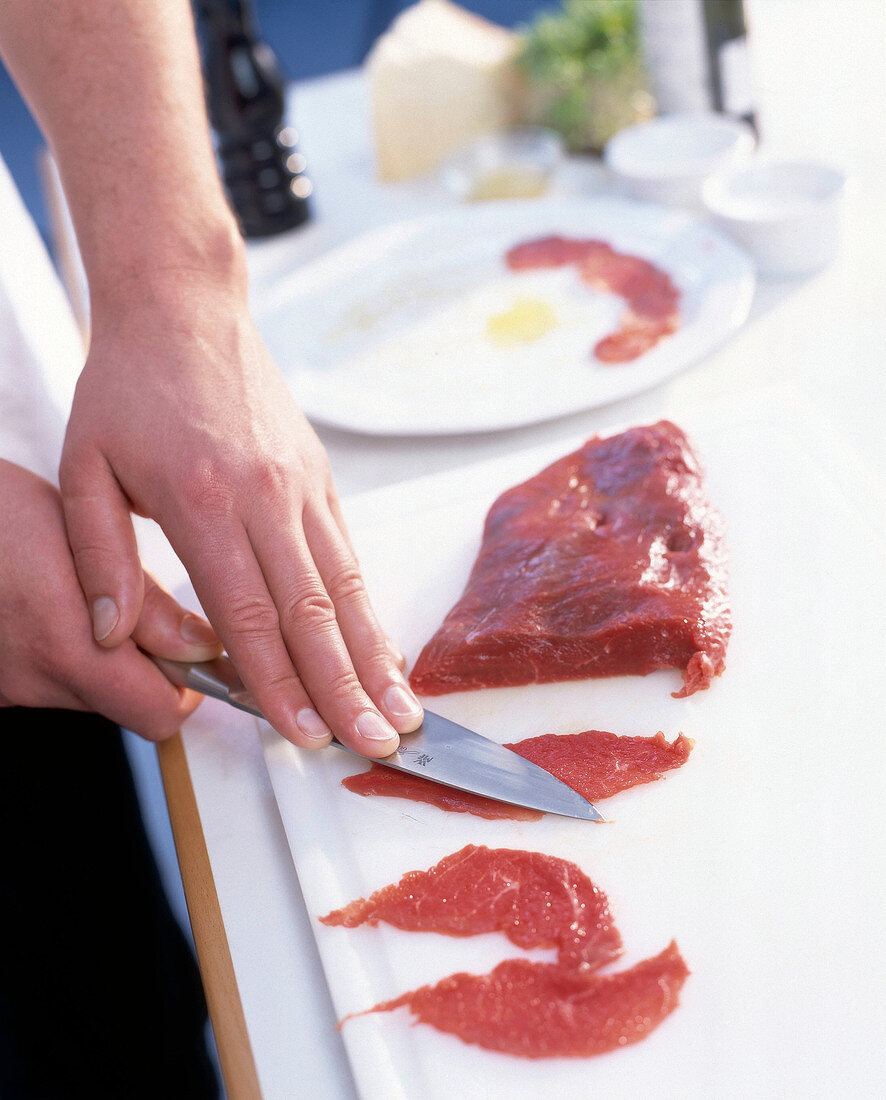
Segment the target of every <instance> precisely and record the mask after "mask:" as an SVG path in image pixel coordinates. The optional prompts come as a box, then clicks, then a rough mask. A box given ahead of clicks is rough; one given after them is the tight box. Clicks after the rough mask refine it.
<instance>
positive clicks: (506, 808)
mask: <svg viewBox="0 0 886 1100" xmlns="http://www.w3.org/2000/svg"><path fill="white" fill-rule="evenodd" d="M341 785H342V786H343V787H346V788H347V789H348V790H349V791H353V792H354V794H362V795H386V796H388V797H389V798H406V799H409V801H411V802H427V803H429V804H430V805H431V806H437V807H438V808H439V809H441V810H449V811H450V812H451V813H456V814H473V815H474V817H485V818H488V819H494V818H510V819H511V820H512V821H540V820H541V818H543V817H544V814H543V813H542V812H541V810H530V809H527V808H526V807H524V806H513V805H511V804H510V803H508V802H499V801H497V799H494V798H484V797H483V795H480V794H472V793H471V792H470V791H459V790H456V788H455V787H446V786H444V785H443V784H442V783H435V782H434V780H433V779H422V777H421V776H420V775H409V773H408V772H398V771H395V769H394V768H386V767H384V766H383V765H382V764H372V765H370V767H369V769H368V770H367V771H365V772H358V773H357V774H356V775H346V776H345V777H344V779H343V780H342V781H341Z"/></svg>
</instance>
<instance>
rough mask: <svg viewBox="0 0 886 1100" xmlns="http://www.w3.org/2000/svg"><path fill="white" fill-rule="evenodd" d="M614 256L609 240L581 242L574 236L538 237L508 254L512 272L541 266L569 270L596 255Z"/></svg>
mask: <svg viewBox="0 0 886 1100" xmlns="http://www.w3.org/2000/svg"><path fill="white" fill-rule="evenodd" d="M595 255H602V256H614V255H615V253H614V252H613V250H612V246H611V245H608V244H606V242H605V241H594V240H578V239H576V238H574V237H559V236H551V237H538V238H537V239H536V240H532V241H524V242H523V244H518V245H514V247H513V248H511V249H509V250H508V252H507V253H506V254H505V263H506V264H507V265H508V267H509V268H510V269H511V271H531V270H533V269H534V268H540V267H565V266H566V265H567V264H580V263H583V262H584V261H585V260H589V259H590V258H591V257H592V256H595Z"/></svg>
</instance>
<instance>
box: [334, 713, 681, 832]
mask: <svg viewBox="0 0 886 1100" xmlns="http://www.w3.org/2000/svg"><path fill="white" fill-rule="evenodd" d="M692 744H693V743H692V741H691V740H690V739H689V738H688V737H684V736H683V734H682V733H681V734H680V735H679V736H678V737H677V738H675V739H674V741H668V740H667V739H666V738H665V736H664V734H663V733H657V734H655V736H654V737H630V736H625V737H619V736H617V735H616V734H614V733H608V732H606V731H605V730H586V731H585V732H584V733H573V734H545V735H543V736H542V737H529V738H527V739H526V740H525V741H518V742H516V743H515V744H509V745H505V748H508V749H513V751H514V752H516V753H518V754H519V755H520V756H522V757H524V759H526V760H531V761H532V763H533V764H538V765H539V767H541V768H544V769H545V771H549V772H551V774H552V775H555V776H556V777H557V778H558V779H560V780H562V781H563V782H564V783H566V784H567V785H568V786H570V787H572V789H573V790H574V791H577V792H578V793H579V794H580V795H581V796H582V798H586V799H587V800H588V802H599V801H600V800H601V799H604V798H609V797H610V796H611V795H614V794H617V793H618V792H619V791H623V790H627V788H629V787H636V786H638V785H639V784H641V783H652V782H654V781H655V780H656V779H660V778H661V776H662V773H663V772H666V771H669V770H670V769H671V768H679V767H680V765H681V764H685V763H686V761H687V759H688V758H689V753H690V751H691V749H692ZM342 786H343V787H346V788H347V789H348V790H349V791H353V792H354V793H355V794H361V795H387V796H388V797H390V798H406V799H409V800H411V801H413V802H427V803H429V804H430V805H432V806H437V807H439V808H440V809H441V810H449V811H452V812H454V813H469V814H473V815H474V816H475V817H485V818H510V819H511V820H514V821H538V820H539V818H541V817H542V816H543V814H541V813H540V812H539V811H538V810H530V809H526V808H524V807H522V806H513V805H510V804H509V803H507V802H498V801H496V800H495V799H493V798H484V797H483V796H482V795H477V794H472V793H471V792H470V791H459V790H456V789H455V788H453V787H445V786H444V785H443V784H442V783H435V782H434V781H433V780H431V779H422V777H421V776H417V775H409V774H408V773H406V772H398V771H395V770H394V769H393V768H386V767H384V766H382V765H381V764H372V765H371V767H370V768H369V770H368V771H363V772H358V774H357V775H348V776H345V778H344V779H343V780H342Z"/></svg>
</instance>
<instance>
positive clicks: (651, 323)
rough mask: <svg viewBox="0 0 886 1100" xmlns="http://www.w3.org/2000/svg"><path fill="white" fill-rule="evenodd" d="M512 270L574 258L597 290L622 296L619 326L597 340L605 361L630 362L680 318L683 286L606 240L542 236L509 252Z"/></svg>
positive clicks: (671, 329)
mask: <svg viewBox="0 0 886 1100" xmlns="http://www.w3.org/2000/svg"><path fill="white" fill-rule="evenodd" d="M505 263H506V264H507V266H508V267H509V268H510V269H511V270H512V271H527V270H532V269H533V268H551V267H563V266H565V265H567V264H575V265H576V266H577V267H578V269H579V272H580V275H581V278H582V280H583V281H584V282H585V283H587V285H588V286H589V287H591V288H592V289H593V290H598V291H600V292H602V293H604V294H617V295H618V296H619V297H621V298H624V300H625V303H626V305H627V307H628V308H627V310H626V311H625V314H624V316H623V317H622V319H621V323H620V325H619V327H618V328H617V329H616V330H615V332H612V333H609V335H608V336H604V337H603V338H602V339H601V340H599V341H598V342H597V344H596V345H595V347H594V355H595V356H596V358H597V359H600V360H601V361H602V362H604V363H626V362H629V361H630V360H631V359H636V358H637V357H638V356H640V355H642V354H643V352H645V351H649V349H650V348H652V347H654V346H655V345H656V344H657V343H658V342H659V340H661V339H662V337H664V336H669V335H670V334H671V333H672V332H675V331H676V330H677V328H678V326H679V324H680V310H679V304H680V292H679V290H677V288H676V286H674V283H673V281H672V280H671V277H670V276H669V275H668V274H667V272H666V271H662V269H661V268H660V267H656V266H655V264H653V263H651V262H650V261H649V260H644V259H642V258H641V257H640V256H631V255H628V254H627V253H624V252H616V250H615V249H614V248H612V246H611V245H609V244H607V243H606V242H605V241H595V240H580V239H579V240H577V239H574V238H569V237H559V236H551V237H539V238H538V239H536V240H532V241H524V242H523V243H522V244H518V245H515V246H514V247H513V248H511V249H510V250H509V251H508V252H507V253H506V255H505Z"/></svg>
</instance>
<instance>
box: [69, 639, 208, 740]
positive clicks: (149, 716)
mask: <svg viewBox="0 0 886 1100" xmlns="http://www.w3.org/2000/svg"><path fill="white" fill-rule="evenodd" d="M84 651H85V652H84ZM78 657H79V659H78V661H77V665H76V667H75V668H74V669H73V670H72V677H71V680H70V682H69V686H70V687H71V689H72V690H73V691H74V692H76V694H77V696H78V698H80V699H81V700H82V702H83V703H84V705H85V706H86V707H88V709H90V710H95V711H97V712H98V713H99V714H103V715H104V716H105V717H106V718H110V720H111V721H112V722H116V723H117V725H119V726H122V727H123V728H124V729H130V730H133V732H135V733H137V734H140V735H141V736H142V737H145V738H147V740H149V741H163V740H165V739H166V738H167V737H171V736H172V735H173V734H174V733H176V732H177V731H178V730H179V729H180V728H181V724H182V722H183V721H184V720H185V718H187V716H188V715H189V714H191V713H192V711H194V710H195V709H196V708H197V707H198V706H199V705H200V703H201V702H202V701H203V697H202V696H201V695H198V694H197V692H194V691H188V690H187V689H185V688H177V687H174V686H173V685H172V684H170V682H169V681H168V680H167V679H166V677H165V676H164V675H163V673H162V672H161V671H160V670H159V669H158V668H157V666H156V665H155V664H154V663H153V661H152V660H151V659H150V658H149V657H146V656H145V655H144V654H143V653H141V652H140V651H139V650H138V648H137V647H136V645H135V642H134V641H132V639H130V638H127V639H126V640H125V641H123V642H122V643H121V644H120V645H119V646H117V647H116V648H114V649H112V650H105V649H101V648H100V647H98V646H91V647H83V649H82V650H81V652H80V654H79V655H78Z"/></svg>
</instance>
